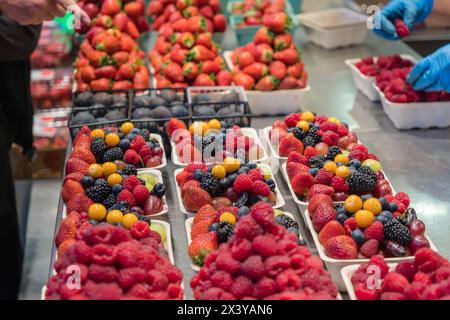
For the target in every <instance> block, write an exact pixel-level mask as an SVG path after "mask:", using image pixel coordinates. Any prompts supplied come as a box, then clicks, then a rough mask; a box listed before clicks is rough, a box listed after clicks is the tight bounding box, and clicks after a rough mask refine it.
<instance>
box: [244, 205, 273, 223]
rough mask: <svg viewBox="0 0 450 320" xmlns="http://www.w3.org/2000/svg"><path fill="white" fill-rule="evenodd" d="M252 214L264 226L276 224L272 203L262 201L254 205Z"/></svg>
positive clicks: (251, 210)
mask: <svg viewBox="0 0 450 320" xmlns="http://www.w3.org/2000/svg"><path fill="white" fill-rule="evenodd" d="M250 215H251V216H252V217H253V219H255V221H256V222H257V223H258V224H259V225H260V226H262V227H269V226H272V225H274V224H275V220H274V217H273V209H272V207H271V206H270V204H268V203H266V202H263V201H260V202H257V203H256V204H254V205H253V206H252V208H251V209H250Z"/></svg>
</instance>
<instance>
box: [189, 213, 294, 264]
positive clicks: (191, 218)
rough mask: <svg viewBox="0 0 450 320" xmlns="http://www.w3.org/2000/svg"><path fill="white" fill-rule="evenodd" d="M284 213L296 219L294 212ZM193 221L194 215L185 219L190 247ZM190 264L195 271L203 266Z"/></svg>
mask: <svg viewBox="0 0 450 320" xmlns="http://www.w3.org/2000/svg"><path fill="white" fill-rule="evenodd" d="M283 213H284V214H285V215H287V216H288V217H290V218H292V219H294V220H295V218H294V215H293V214H292V213H290V212H283ZM193 222H194V217H190V218H187V219H186V220H185V221H184V227H185V229H186V238H187V243H188V247H189V246H190V245H191V242H192V238H191V229H192V224H193ZM299 239H300V240H303V237H302V235H301V234H300V235H299ZM190 265H191V268H192V269H193V270H194V271H199V270H200V268H201V267H200V266H198V265H196V264H194V263H193V262H192V261H191V263H190Z"/></svg>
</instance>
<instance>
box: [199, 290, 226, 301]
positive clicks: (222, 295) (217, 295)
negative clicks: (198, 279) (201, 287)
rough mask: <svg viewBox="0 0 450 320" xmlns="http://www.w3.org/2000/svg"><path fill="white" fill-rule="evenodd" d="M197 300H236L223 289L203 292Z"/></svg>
mask: <svg viewBox="0 0 450 320" xmlns="http://www.w3.org/2000/svg"><path fill="white" fill-rule="evenodd" d="M197 300H234V297H233V295H231V293H228V292H226V291H225V290H223V289H220V288H209V289H208V290H206V291H204V292H202V293H201V294H200V296H199V298H198V299H197Z"/></svg>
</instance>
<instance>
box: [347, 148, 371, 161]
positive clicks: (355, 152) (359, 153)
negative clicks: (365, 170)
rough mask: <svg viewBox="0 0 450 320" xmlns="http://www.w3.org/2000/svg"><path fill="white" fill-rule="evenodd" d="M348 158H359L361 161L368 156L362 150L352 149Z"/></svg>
mask: <svg viewBox="0 0 450 320" xmlns="http://www.w3.org/2000/svg"><path fill="white" fill-rule="evenodd" d="M348 158H349V159H350V160H353V159H358V160H359V161H361V162H363V161H364V160H366V158H367V156H366V155H365V154H364V152H362V151H360V150H352V151H351V152H350V153H349V155H348Z"/></svg>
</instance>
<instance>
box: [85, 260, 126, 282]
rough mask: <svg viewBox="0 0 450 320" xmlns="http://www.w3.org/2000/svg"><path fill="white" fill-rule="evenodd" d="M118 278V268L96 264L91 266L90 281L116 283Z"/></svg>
mask: <svg viewBox="0 0 450 320" xmlns="http://www.w3.org/2000/svg"><path fill="white" fill-rule="evenodd" d="M118 276H119V274H118V273H117V270H116V268H114V267H112V266H101V265H99V264H95V263H93V264H91V265H90V266H89V279H91V280H92V281H94V282H116V281H117V278H118Z"/></svg>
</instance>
